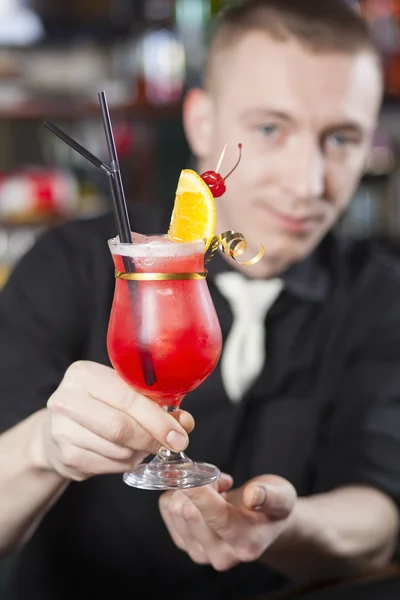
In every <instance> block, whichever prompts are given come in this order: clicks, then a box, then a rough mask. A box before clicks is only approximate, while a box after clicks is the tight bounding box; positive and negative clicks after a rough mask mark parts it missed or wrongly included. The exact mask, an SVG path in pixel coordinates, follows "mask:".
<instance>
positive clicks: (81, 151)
mask: <svg viewBox="0 0 400 600" xmlns="http://www.w3.org/2000/svg"><path fill="white" fill-rule="evenodd" d="M43 125H44V126H45V127H47V129H49V130H50V131H51V132H52V133H54V134H55V135H56V136H57V137H59V138H60V139H61V140H62V141H63V142H65V143H66V144H68V146H71V148H73V149H74V150H76V152H78V153H79V154H80V155H81V156H83V157H84V158H86V159H87V160H88V161H89V162H91V163H92V164H93V165H94V166H95V167H98V168H99V169H103V171H105V172H106V173H110V172H111V169H110V167H109V166H108V165H106V164H105V163H103V161H102V160H100V159H99V158H97V156H95V155H94V154H92V153H91V152H89V150H87V149H86V148H84V147H83V146H81V144H79V143H78V142H77V141H76V140H74V139H73V138H72V137H71V136H70V135H68V134H67V133H65V131H63V130H62V129H60V128H59V127H57V125H54V123H52V122H51V121H44V123H43Z"/></svg>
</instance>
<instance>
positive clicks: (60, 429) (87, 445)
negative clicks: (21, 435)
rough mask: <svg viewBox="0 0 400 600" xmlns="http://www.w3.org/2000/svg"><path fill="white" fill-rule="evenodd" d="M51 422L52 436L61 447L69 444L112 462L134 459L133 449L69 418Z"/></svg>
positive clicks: (61, 416)
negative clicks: (101, 435)
mask: <svg viewBox="0 0 400 600" xmlns="http://www.w3.org/2000/svg"><path fill="white" fill-rule="evenodd" d="M51 421H52V423H51V431H52V436H53V438H54V439H55V440H56V442H57V444H59V445H60V444H66V443H69V444H71V445H72V446H78V447H79V448H82V449H84V450H90V451H91V452H94V453H95V454H100V455H101V456H104V458H109V459H111V460H117V461H120V460H122V461H129V460H131V459H132V458H133V454H134V451H133V450H132V449H131V448H128V447H126V446H121V445H120V444H116V443H114V442H111V441H109V440H107V439H105V438H103V437H100V436H99V435H97V434H96V433H93V432H92V431H90V430H89V429H87V428H85V427H82V425H80V424H79V423H77V422H76V421H73V420H71V419H69V418H68V417H65V416H63V415H57V416H56V417H53V418H52V420H51Z"/></svg>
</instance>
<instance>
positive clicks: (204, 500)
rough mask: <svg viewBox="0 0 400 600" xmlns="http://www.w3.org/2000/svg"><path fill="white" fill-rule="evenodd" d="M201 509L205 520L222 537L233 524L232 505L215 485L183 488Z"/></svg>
mask: <svg viewBox="0 0 400 600" xmlns="http://www.w3.org/2000/svg"><path fill="white" fill-rule="evenodd" d="M182 493H184V494H185V495H186V496H187V497H188V498H190V500H191V501H192V502H193V504H194V505H195V506H196V507H197V509H198V510H199V511H200V513H201V515H202V517H203V519H204V522H205V523H206V524H207V525H208V526H209V527H211V529H213V530H214V532H215V533H217V534H218V535H220V536H221V537H222V538H224V537H225V534H226V533H227V532H228V529H229V527H230V526H231V519H232V517H234V514H233V510H232V506H231V505H230V504H229V503H228V502H227V501H226V500H225V499H224V498H223V496H222V495H221V494H220V493H219V492H218V490H216V489H215V487H214V486H213V485H206V486H203V487H199V488H192V489H188V490H183V492H182Z"/></svg>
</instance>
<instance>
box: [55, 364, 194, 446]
mask: <svg viewBox="0 0 400 600" xmlns="http://www.w3.org/2000/svg"><path fill="white" fill-rule="evenodd" d="M64 380H65V387H66V388H68V386H71V387H72V389H74V390H75V391H76V390H77V389H79V387H81V388H82V389H85V390H87V391H88V392H89V393H90V395H91V396H93V397H94V398H97V399H98V400H101V401H102V402H103V403H104V404H107V405H109V406H111V407H113V408H116V409H117V410H119V411H120V412H122V413H126V414H128V415H130V416H131V417H132V418H133V419H135V420H136V421H137V422H138V423H140V425H141V426H142V427H143V428H144V429H145V430H146V431H148V432H149V434H150V435H151V437H153V438H154V439H155V440H157V441H158V442H159V444H160V445H163V446H166V447H167V448H169V449H170V450H173V451H176V452H180V451H182V450H184V449H185V448H186V446H187V445H188V443H189V439H188V436H187V433H186V431H185V429H184V428H183V427H182V426H181V425H180V423H179V422H178V421H177V419H174V418H173V417H172V416H171V414H169V413H167V412H166V411H165V410H163V409H162V408H161V406H159V405H158V404H157V403H156V402H153V401H152V400H149V398H146V397H144V396H141V395H140V394H137V393H136V392H135V391H134V390H133V388H131V387H130V386H129V385H128V384H127V383H125V382H124V381H123V380H122V379H121V378H120V377H119V376H118V375H117V373H116V372H115V371H114V370H113V369H111V368H109V367H105V366H104V365H99V364H97V363H93V362H89V361H78V362H77V363H74V364H73V365H71V367H70V368H69V369H68V371H67V373H66V375H65V378H64Z"/></svg>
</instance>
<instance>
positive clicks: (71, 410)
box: [47, 390, 160, 454]
mask: <svg viewBox="0 0 400 600" xmlns="http://www.w3.org/2000/svg"><path fill="white" fill-rule="evenodd" d="M79 394H81V395H78V394H76V393H75V394H74V395H73V396H72V395H71V396H67V392H66V391H61V390H59V391H58V392H57V394H54V395H53V396H52V397H51V398H50V400H49V401H48V403H47V406H48V408H49V410H50V411H51V412H53V413H54V414H56V415H62V416H64V417H67V418H68V419H70V420H72V421H75V422H76V423H78V424H79V425H81V426H82V427H83V428H84V429H87V430H88V431H91V432H92V433H94V434H95V435H97V436H99V437H102V438H104V439H105V440H108V441H110V442H113V443H115V444H117V445H119V446H126V447H127V448H130V449H131V450H132V449H133V450H139V451H145V452H147V453H151V454H155V453H156V452H157V451H158V449H159V447H160V444H159V443H158V442H157V440H155V439H154V438H153V437H152V436H151V435H150V434H149V432H148V431H146V430H145V429H144V428H143V427H142V426H141V425H140V423H138V422H137V421H136V420H135V419H132V418H131V417H130V416H129V415H126V414H124V413H122V412H121V411H119V410H116V409H114V408H111V407H110V406H108V404H105V403H104V402H101V401H100V400H98V399H96V398H93V397H92V396H89V395H87V394H84V393H82V392H80V393H79Z"/></svg>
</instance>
